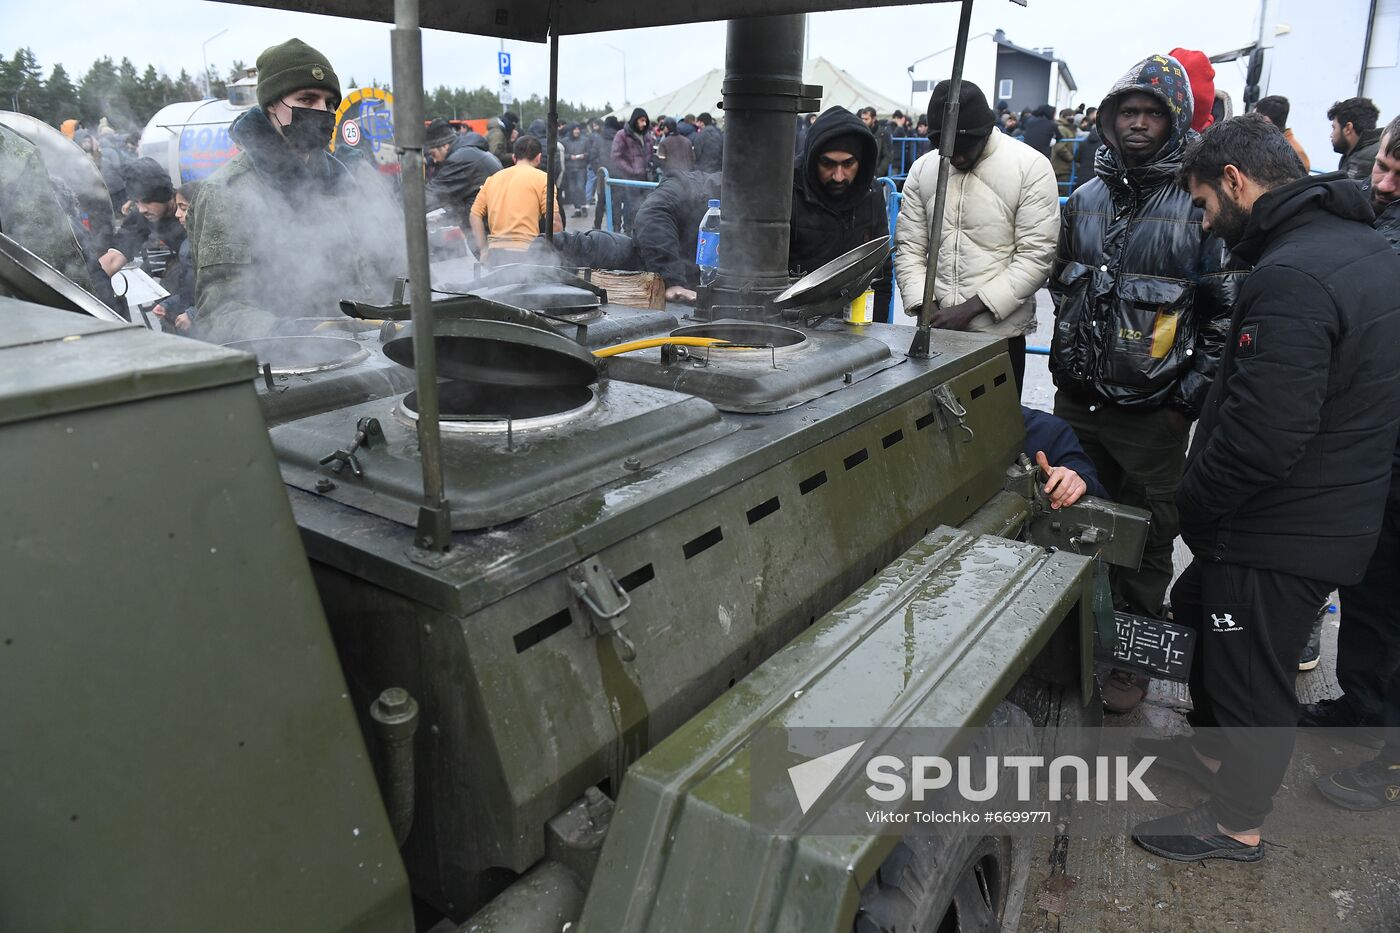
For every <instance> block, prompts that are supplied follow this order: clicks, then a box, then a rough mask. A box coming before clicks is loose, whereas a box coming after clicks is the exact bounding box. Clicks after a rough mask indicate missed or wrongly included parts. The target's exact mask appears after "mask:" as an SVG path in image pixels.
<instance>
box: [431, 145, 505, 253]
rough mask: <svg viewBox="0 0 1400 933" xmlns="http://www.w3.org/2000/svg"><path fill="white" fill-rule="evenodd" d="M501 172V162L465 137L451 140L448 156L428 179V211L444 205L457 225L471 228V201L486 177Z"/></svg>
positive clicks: (473, 201)
mask: <svg viewBox="0 0 1400 933" xmlns="http://www.w3.org/2000/svg"><path fill="white" fill-rule="evenodd" d="M499 171H501V163H500V162H499V161H497V159H496V157H495V156H493V155H492V154H491V153H489V152H487V151H485V150H484V149H478V148H477V147H476V146H474V145H472V144H471V143H470V142H469V141H468V140H467V138H466V137H465V136H458V137H457V138H456V139H454V140H452V145H451V146H450V147H449V148H448V150H447V155H446V156H445V157H444V158H443V160H442V165H440V166H438V170H437V172H436V173H435V174H434V175H433V177H432V180H431V181H429V182H428V187H427V192H426V193H427V199H428V210H430V211H432V210H436V209H437V208H439V207H443V208H447V210H448V211H449V212H450V213H451V215H452V217H453V219H454V221H456V223H457V226H459V227H461V228H462V229H463V230H470V229H471V227H470V223H471V221H470V215H471V210H472V204H474V203H475V202H476V196H477V193H478V192H480V191H481V186H482V185H484V184H486V179H488V178H490V177H491V176H492V175H494V174H496V173H497V172H499Z"/></svg>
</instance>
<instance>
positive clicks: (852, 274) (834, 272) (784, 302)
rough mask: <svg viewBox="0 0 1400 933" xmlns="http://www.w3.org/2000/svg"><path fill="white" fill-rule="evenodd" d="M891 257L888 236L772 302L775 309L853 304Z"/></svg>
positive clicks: (831, 264) (847, 255)
mask: <svg viewBox="0 0 1400 933" xmlns="http://www.w3.org/2000/svg"><path fill="white" fill-rule="evenodd" d="M889 254H890V238H889V237H887V236H882V237H880V238H879V239H878V240H871V241H870V242H869V243H866V244H865V245H864V246H857V247H856V248H855V249H853V250H851V251H850V252H849V253H842V254H841V255H840V256H837V257H836V258H835V259H833V260H831V262H828V263H827V264H825V265H824V266H822V267H821V268H819V269H817V270H815V271H813V272H809V273H807V274H806V275H804V276H803V277H802V278H800V279H798V280H797V281H796V282H794V283H793V284H792V285H790V286H788V289H787V291H785V292H783V293H782V294H781V295H779V296H778V297H777V298H775V299H773V307H775V308H810V307H814V306H816V305H821V304H825V303H827V302H836V301H840V302H842V303H844V302H848V301H852V300H854V299H855V298H856V297H857V296H859V295H860V293H861V292H863V291H865V289H866V286H868V285H869V284H870V280H871V279H872V278H874V276H875V272H876V270H878V269H879V268H880V266H881V264H883V263H884V261H885V257H886V256H888V255H889Z"/></svg>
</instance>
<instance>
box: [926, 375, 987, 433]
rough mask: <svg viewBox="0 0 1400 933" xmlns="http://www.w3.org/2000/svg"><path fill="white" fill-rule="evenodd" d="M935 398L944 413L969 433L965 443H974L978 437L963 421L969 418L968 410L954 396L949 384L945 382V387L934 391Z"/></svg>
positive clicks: (942, 386)
mask: <svg viewBox="0 0 1400 933" xmlns="http://www.w3.org/2000/svg"><path fill="white" fill-rule="evenodd" d="M933 397H934V398H935V399H936V400H937V401H938V404H939V406H940V407H941V408H942V409H943V410H944V411H946V412H947V413H948V414H949V415H952V416H953V418H954V419H956V420H957V422H958V427H960V428H962V429H963V430H964V431H966V432H967V439H966V440H964V441H963V443H964V444H970V443H972V441H973V440H974V439H975V438H976V437H977V435H976V434H974V433H973V431H972V428H970V427H968V426H967V422H966V421H965V420H963V419H964V418H966V416H967V409H966V408H964V407H963V404H962V402H959V401H958V397H957V396H956V395H954V394H953V390H952V389H950V388H949V387H948V384H947V383H946V382H945V383H944V384H943V385H941V386H939V387H938V388H936V389H934V390H933ZM945 423H946V422H945Z"/></svg>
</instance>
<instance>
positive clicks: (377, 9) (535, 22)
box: [227, 0, 1025, 42]
mask: <svg viewBox="0 0 1400 933" xmlns="http://www.w3.org/2000/svg"><path fill="white" fill-rule="evenodd" d="M227 2H232V3H241V4H243V5H245V6H261V7H270V8H272V9H277V10H294V11H296V12H299V13H324V14H326V15H329V16H348V17H350V18H352V19H366V20H377V21H379V22H383V23H391V22H393V21H394V4H393V0H227ZM913 2H914V0H760V2H758V3H755V2H754V0H706V2H705V3H703V4H701V3H697V2H695V0H602V2H600V0H489V2H477V0H421V2H420V7H419V18H420V23H419V24H420V25H421V26H422V27H423V28H425V29H445V30H447V31H448V32H466V33H471V34H472V35H477V36H491V37H492V38H501V39H524V40H527V41H531V42H543V41H545V39H547V38H548V36H549V28H548V24H549V20H550V10H551V8H553V9H554V13H555V19H556V22H557V24H558V32H559V34H560V35H563V36H567V35H578V34H581V33H586V32H607V31H609V30H612V29H636V28H639V27H642V26H673V25H675V24H677V23H699V22H706V21H709V20H721V19H739V18H742V17H746V16H774V15H778V14H783V13H816V12H820V11H822V10H859V9H865V8H867V7H874V6H907V5H910V4H911V3H913ZM933 2H947V0H933ZM1015 2H1019V3H1022V4H1023V5H1024V2H1025V0H1015Z"/></svg>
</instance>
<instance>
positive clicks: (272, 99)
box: [258, 39, 340, 107]
mask: <svg viewBox="0 0 1400 933" xmlns="http://www.w3.org/2000/svg"><path fill="white" fill-rule="evenodd" d="M306 87H318V88H323V89H325V90H327V91H331V92H332V93H334V94H335V103H334V104H332V106H336V105H338V104H339V103H340V79H339V78H337V77H336V76H335V69H334V68H332V67H331V63H330V60H329V59H327V58H326V56H324V55H322V54H321V53H320V52H318V51H316V50H315V49H313V48H312V47H311V46H309V45H307V44H306V43H305V42H302V41H301V40H300V39H288V40H287V41H286V42H283V43H282V44H281V45H274V46H271V47H270V48H266V49H263V53H262V54H261V55H259V56H258V106H259V107H266V106H268V105H269V104H272V103H276V102H277V101H279V100H281V99H282V98H284V97H286V96H287V95H288V94H290V93H292V92H293V91H299V90H301V89H302V88H306Z"/></svg>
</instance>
